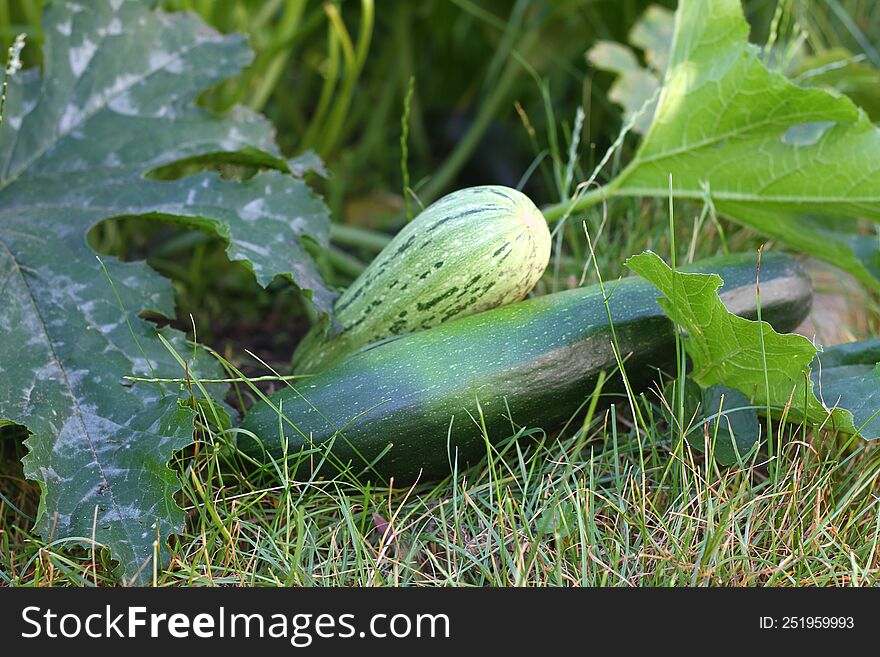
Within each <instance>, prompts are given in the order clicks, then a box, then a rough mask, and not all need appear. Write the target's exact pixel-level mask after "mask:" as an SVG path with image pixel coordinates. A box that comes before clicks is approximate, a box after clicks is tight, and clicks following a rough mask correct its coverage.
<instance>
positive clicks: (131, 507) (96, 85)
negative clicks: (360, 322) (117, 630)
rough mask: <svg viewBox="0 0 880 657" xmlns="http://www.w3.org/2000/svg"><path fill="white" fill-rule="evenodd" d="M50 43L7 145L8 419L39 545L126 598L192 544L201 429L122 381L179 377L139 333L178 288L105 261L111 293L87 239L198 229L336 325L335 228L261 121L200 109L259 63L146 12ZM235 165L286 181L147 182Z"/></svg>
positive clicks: (13, 95)
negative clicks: (95, 574) (158, 228)
mask: <svg viewBox="0 0 880 657" xmlns="http://www.w3.org/2000/svg"><path fill="white" fill-rule="evenodd" d="M43 33H44V35H45V50H44V69H43V71H42V75H41V74H40V73H39V72H38V71H36V70H30V71H25V72H23V73H22V74H20V75H16V76H15V77H13V78H12V80H11V85H10V89H9V99H8V103H7V106H6V116H5V121H4V123H3V125H2V127H0V307H2V313H0V418H2V419H3V420H4V421H12V422H15V423H18V424H21V425H24V426H25V427H27V429H28V430H29V431H30V432H31V436H30V437H29V438H28V440H27V446H28V448H29V453H28V455H27V456H26V457H25V460H24V466H25V473H26V475H27V476H28V477H29V478H31V479H34V480H36V481H37V482H39V484H40V487H41V489H42V498H41V502H40V513H39V519H38V522H37V529H38V531H39V532H40V533H41V534H42V535H43V536H45V537H49V536H51V537H52V538H54V539H62V538H66V537H91V536H94V537H95V539H96V540H97V541H98V542H99V543H103V544H105V545H107V546H109V548H110V550H111V554H112V556H113V558H114V559H116V560H118V561H119V563H120V569H121V572H122V574H123V575H124V576H125V578H126V580H129V581H131V580H134V581H140V582H144V581H146V579H147V578H148V577H149V576H150V575H151V573H152V565H151V559H152V556H153V550H154V547H153V544H154V542H155V541H156V540H157V538H158V539H160V541H159V545H160V546H162V545H164V538H165V537H167V536H168V535H169V534H171V533H173V532H175V531H179V530H180V528H181V527H182V524H183V512H182V511H181V510H180V509H179V508H178V506H177V504H176V503H175V502H174V498H173V495H174V494H175V492H176V491H178V490H179V488H180V482H179V479H178V476H177V474H176V473H175V472H174V471H173V470H171V469H169V468H168V466H167V463H168V460H169V458H170V457H171V456H172V454H173V453H174V452H175V451H176V450H179V449H181V448H182V447H185V446H186V445H188V444H190V443H191V442H192V440H193V419H194V412H193V410H192V408H191V407H190V406H189V405H187V404H186V403H184V400H185V399H186V397H187V395H186V394H181V391H180V390H179V389H178V388H179V387H175V386H172V385H168V384H165V385H164V386H159V385H147V384H138V385H135V386H132V385H131V384H130V383H126V382H125V380H124V378H123V377H124V376H125V375H131V374H133V375H136V376H141V377H144V376H151V374H152V373H156V374H157V375H159V376H163V375H164V376H181V374H182V372H181V368H180V365H179V364H178V362H177V361H176V360H175V359H174V358H173V356H172V355H171V354H170V353H169V352H168V350H167V349H166V348H165V347H164V346H163V345H162V344H161V343H160V341H159V340H158V339H157V338H156V329H155V327H154V326H153V325H152V324H150V323H148V322H146V321H144V320H142V319H140V318H139V317H138V315H139V313H142V312H143V311H147V310H149V311H155V312H158V313H161V314H163V315H166V316H173V315H174V298H173V290H172V287H171V285H170V284H169V283H168V282H167V281H165V280H164V279H162V278H161V277H159V276H158V275H157V274H156V273H155V272H153V271H152V270H151V269H150V268H149V267H147V266H146V265H145V264H143V263H122V262H119V261H116V260H114V259H113V258H106V259H105V260H106V262H105V264H106V267H107V274H109V278H110V279H111V280H112V282H113V285H112V286H111V284H110V282H109V281H108V276H107V275H105V273H104V271H103V270H102V268H101V264H100V263H99V262H98V261H97V260H96V258H95V254H94V253H93V252H92V251H91V249H90V248H89V246H88V245H87V243H86V234H87V233H88V231H89V229H90V228H91V227H93V226H94V225H95V224H97V223H99V222H100V221H102V220H104V219H107V218H109V217H128V216H144V217H157V218H161V219H163V220H164V221H169V222H173V223H177V224H180V225H186V226H191V227H195V228H199V229H201V230H204V231H206V232H209V233H211V234H214V235H217V236H219V237H220V238H222V239H223V240H225V241H226V242H227V244H228V253H229V256H230V258H232V259H236V260H243V261H244V262H245V264H246V265H247V266H249V267H250V268H251V269H252V270H253V271H254V274H255V275H256V278H257V280H258V281H259V282H260V283H261V284H264V285H265V284H267V283H269V282H270V281H271V280H272V279H273V278H274V277H275V276H278V275H281V276H286V277H288V278H290V279H291V280H292V281H293V282H294V283H296V284H297V285H298V286H299V287H300V288H302V289H303V290H305V291H306V292H307V293H309V294H312V295H313V301H314V302H315V305H316V306H317V307H318V309H320V310H323V311H327V310H329V309H330V308H331V305H332V300H333V297H332V294H331V293H330V292H329V291H328V290H327V289H326V288H325V287H324V285H323V283H322V282H321V279H320V276H319V275H318V272H317V269H316V266H315V264H314V262H313V261H312V260H311V258H310V257H309V255H308V253H307V251H306V249H305V247H304V240H311V241H313V242H315V243H317V244H319V245H323V244H326V243H327V239H328V228H329V226H328V212H327V209H326V207H325V205H324V204H323V202H322V201H321V200H320V199H319V198H318V197H317V196H316V195H315V194H314V193H312V192H311V190H310V189H309V188H308V187H307V186H306V184H305V183H304V182H303V181H302V180H301V179H300V178H299V177H296V176H293V175H291V173H290V172H289V170H288V167H287V165H286V164H285V163H284V160H283V159H282V158H281V157H280V155H279V153H278V152H277V148H276V146H275V145H274V143H273V141H272V137H271V134H272V129H271V126H270V125H269V124H268V123H267V122H266V121H265V120H264V119H262V118H261V117H259V116H257V115H255V114H253V113H251V112H249V111H246V110H244V109H240V108H236V109H234V110H233V111H231V112H230V113H229V114H228V115H227V116H224V117H218V116H215V115H213V114H211V113H209V112H207V111H205V110H204V109H201V108H199V107H197V106H196V105H195V104H194V101H195V99H196V97H197V96H198V94H199V93H200V92H201V91H202V90H203V89H205V88H206V87H208V86H210V85H212V84H215V83H217V82H219V81H220V80H223V79H224V78H227V77H229V76H230V75H233V74H235V73H236V71H238V70H239V69H240V68H241V67H243V66H245V65H246V64H247V63H248V62H249V61H250V58H251V53H250V51H249V49H248V48H247V46H246V44H245V42H244V40H243V38H242V37H241V36H236V35H229V36H226V35H221V34H218V33H217V32H215V31H213V30H212V29H210V28H208V27H207V26H206V25H205V24H204V23H202V22H201V21H200V20H199V19H198V18H197V17H196V16H194V15H192V14H165V13H162V12H157V11H151V10H150V9H149V3H144V2H139V1H137V0H92V1H89V2H85V1H80V2H64V3H60V2H59V3H55V4H52V5H51V6H50V7H49V8H48V9H47V10H46V13H45V19H44V24H43ZM224 153H226V154H227V155H226V156H223V157H224V158H225V159H229V155H228V154H229V153H233V154H234V155H233V156H232V157H233V158H239V159H241V160H242V161H246V162H254V163H270V164H273V165H274V166H276V167H277V169H279V170H270V171H264V172H261V173H258V174H257V175H255V176H254V177H253V178H251V179H249V180H247V181H245V182H235V181H229V180H223V179H221V178H220V177H219V176H218V175H216V174H214V173H205V172H203V173H199V174H196V175H192V176H186V177H183V178H180V179H177V180H172V181H161V180H156V179H153V178H149V177H147V175H146V174H148V173H149V172H150V171H151V170H154V169H157V168H159V167H163V166H166V165H169V164H172V163H174V162H178V161H181V160H189V159H194V158H200V159H202V160H204V159H208V160H210V159H211V158H212V157H215V156H218V157H219V156H221V155H222V154H224ZM305 162H306V164H307V165H308V166H309V167H311V168H316V167H319V162H317V161H316V160H314V159H308V160H306V161H305ZM114 287H115V290H114ZM117 294H118V295H119V300H121V302H122V304H121V305H122V306H123V307H124V308H125V313H123V311H122V310H121V308H120V303H119V300H118V299H117V296H116V295H117ZM163 332H164V333H165V335H166V337H167V339H168V340H169V342H170V343H171V344H172V345H174V347H175V348H176V349H177V350H178V352H179V353H180V354H181V355H182V356H183V357H185V358H187V359H188V360H189V361H190V362H189V368H190V371H191V372H215V370H216V367H215V365H213V364H212V363H211V361H210V360H209V359H208V358H207V357H206V356H205V354H203V353H201V352H193V350H192V348H190V347H187V346H186V345H185V343H184V339H183V337H184V336H183V335H182V334H180V333H177V332H174V331H171V330H165V331H163Z"/></svg>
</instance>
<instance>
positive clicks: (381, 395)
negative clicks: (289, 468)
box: [239, 254, 812, 484]
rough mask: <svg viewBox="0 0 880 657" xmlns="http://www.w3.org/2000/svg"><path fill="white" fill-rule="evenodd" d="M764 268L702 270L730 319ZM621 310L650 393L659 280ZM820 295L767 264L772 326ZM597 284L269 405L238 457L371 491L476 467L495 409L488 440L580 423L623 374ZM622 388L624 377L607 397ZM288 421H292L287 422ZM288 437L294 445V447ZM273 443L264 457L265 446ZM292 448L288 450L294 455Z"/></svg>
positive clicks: (715, 265) (616, 312) (620, 294)
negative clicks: (584, 410) (381, 483)
mask: <svg viewBox="0 0 880 657" xmlns="http://www.w3.org/2000/svg"><path fill="white" fill-rule="evenodd" d="M755 266H756V258H755V257H753V256H749V255H745V256H743V255H738V256H727V257H722V258H716V259H713V260H709V261H704V262H703V263H701V264H698V265H697V266H695V267H692V268H689V269H690V270H695V271H708V272H715V273H718V274H719V275H720V276H721V277H722V278H723V279H724V287H723V288H722V290H721V296H722V299H724V300H725V303H726V304H727V306H728V308H729V309H730V310H731V311H733V312H736V313H737V314H739V315H742V316H744V317H749V318H752V319H754V318H755V315H756V307H755V287H754V286H755ZM607 289H608V291H609V295H610V299H609V301H608V305H609V311H610V313H611V317H612V319H613V322H614V330H615V334H616V338H617V341H618V345H619V347H620V352H621V354H622V355H623V356H624V357H626V356H627V355H629V358H628V359H627V360H626V371H627V376H628V378H629V381H630V383H631V385H632V386H633V388H634V389H636V390H637V391H638V390H644V389H646V387H647V386H648V385H650V384H651V382H652V381H654V380H655V378H656V370H657V368H661V369H666V370H667V371H672V370H673V369H674V367H675V363H674V360H675V358H674V354H675V349H674V344H675V338H674V332H673V330H672V325H671V323H670V321H669V320H668V319H667V318H666V316H665V315H664V314H663V312H662V311H661V309H660V307H659V306H658V304H657V302H656V299H657V297H658V296H659V292H658V291H657V289H656V288H655V287H653V286H652V285H651V284H650V283H648V282H647V281H644V280H643V279H640V278H637V277H632V278H627V279H624V280H622V281H620V282H619V283H617V284H612V285H609V286H607ZM811 296H812V291H811V288H810V283H809V279H808V278H807V276H806V275H805V273H804V272H803V270H802V269H801V267H800V265H799V264H798V262H797V261H796V260H794V259H792V258H790V257H787V256H783V255H778V254H768V255H765V256H764V258H763V260H762V262H761V312H762V318H763V319H765V320H766V321H769V322H770V323H771V324H772V325H773V326H774V328H776V329H777V330H780V331H788V330H791V329H793V328H795V327H796V326H797V325H798V324H799V323H800V322H801V321H802V320H803V318H804V317H805V316H806V314H807V312H808V310H809V307H810V301H811ZM609 311H606V308H605V304H604V302H603V297H602V293H601V291H600V289H599V288H598V286H591V287H585V288H580V289H574V290H567V291H564V292H558V293H555V294H550V295H546V296H542V297H536V298H532V299H529V300H527V301H523V302H521V303H517V304H512V305H509V306H504V307H501V308H496V309H495V310H490V311H487V312H484V313H480V314H477V315H472V316H470V317H466V318H462V319H458V320H455V321H453V322H448V323H444V324H441V325H440V326H437V327H435V328H432V329H430V330H427V331H422V332H419V333H413V334H410V335H405V336H401V337H400V338H398V339H396V340H393V341H389V342H385V343H383V344H379V345H376V346H374V347H371V348H367V349H365V350H362V351H361V352H360V353H357V354H354V355H353V356H351V357H350V358H348V359H346V360H344V361H342V362H340V363H338V364H337V365H336V366H334V367H332V368H330V369H328V370H325V371H324V372H322V373H321V374H318V375H316V376H314V377H310V378H308V379H306V380H304V381H303V382H302V383H299V384H298V385H296V386H295V388H286V389H284V390H280V391H278V392H276V393H275V394H273V395H272V396H270V397H269V398H268V399H269V402H268V403H267V402H266V401H265V400H263V401H261V402H258V403H257V404H256V405H255V406H254V407H253V409H252V410H251V411H250V412H249V413H248V414H247V415H246V416H245V418H244V421H243V423H242V425H241V426H242V429H244V430H245V431H246V432H249V433H250V435H252V436H254V437H257V438H258V439H259V440H254V439H253V438H251V437H250V435H248V434H247V433H242V434H240V436H239V447H240V448H242V449H243V451H245V452H246V453H249V454H251V455H253V456H255V457H256V458H258V459H260V458H262V459H265V457H266V454H265V452H264V451H263V446H264V447H265V450H266V451H268V453H269V454H271V455H272V456H273V457H280V456H282V455H284V454H288V455H297V454H300V459H299V461H298V462H297V463H296V464H295V465H294V466H293V467H294V470H295V472H296V475H297V476H302V475H304V474H307V473H308V472H309V471H310V470H311V469H313V468H314V466H315V465H316V464H318V463H319V462H320V461H321V460H322V458H323V457H324V456H326V462H325V465H323V466H322V469H321V473H323V474H327V473H331V474H332V473H333V472H335V471H338V470H342V469H350V472H351V473H353V474H355V475H357V476H360V477H362V478H367V479H375V478H380V479H387V478H390V477H394V481H395V483H396V484H401V483H406V482H410V481H413V480H414V479H415V478H416V477H418V476H419V473H420V472H421V476H422V478H431V477H436V476H438V475H443V474H446V473H449V472H450V467H451V465H450V464H451V463H452V462H454V461H455V460H456V459H457V461H458V464H459V466H461V467H464V466H466V465H468V464H473V463H474V462H476V461H478V460H479V459H480V458H481V457H482V456H483V455H484V454H485V452H486V445H485V441H484V438H483V434H482V432H481V430H480V428H479V427H478V426H477V421H475V419H474V418H479V414H478V407H477V402H478V401H479V405H480V408H481V409H482V414H483V418H484V421H485V425H486V429H487V433H488V436H489V439H490V440H492V441H496V440H499V439H503V438H506V437H508V436H510V435H511V434H512V433H513V429H512V425H513V422H516V423H519V424H522V423H528V424H530V425H533V426H542V427H546V428H548V429H549V428H552V427H553V425H556V424H558V423H560V422H563V421H565V420H566V419H568V418H569V417H571V416H572V415H573V414H575V413H576V412H577V410H578V408H579V407H580V406H581V404H582V403H583V402H584V401H585V400H586V399H587V398H588V397H589V396H590V394H591V393H592V392H593V390H594V387H595V385H596V382H597V379H598V377H599V375H600V373H601V372H603V371H604V372H606V373H612V372H613V371H614V370H615V368H616V360H615V355H614V352H613V349H612V342H611V332H610V328H609V323H608V314H607V313H608V312H609ZM615 389H616V390H621V389H622V387H621V381H620V376H619V375H614V376H611V377H610V378H609V379H608V380H607V381H606V383H605V386H604V388H603V393H604V392H605V391H614V390H615ZM279 410H280V413H281V414H280V415H279ZM282 429H283V435H284V437H283V438H282V437H281V431H282ZM260 443H262V446H261V444H260ZM285 445H286V448H285Z"/></svg>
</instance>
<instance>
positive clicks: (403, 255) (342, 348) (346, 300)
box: [293, 186, 550, 374]
mask: <svg viewBox="0 0 880 657" xmlns="http://www.w3.org/2000/svg"><path fill="white" fill-rule="evenodd" d="M549 259H550V232H549V231H548V229H547V223H546V221H545V220H544V217H543V215H542V214H541V212H540V210H538V208H537V207H535V204H534V203H532V201H531V200H529V198H528V197H527V196H526V195H525V194H523V193H521V192H518V191H516V190H515V189H510V188H509V187H501V186H482V187H470V188H467V189H462V190H459V191H457V192H453V193H451V194H448V195H447V196H444V197H443V198H441V199H440V200H438V201H437V202H435V203H433V204H432V205H430V206H429V207H427V208H426V209H425V210H424V211H422V212H421V213H420V214H419V215H418V216H417V217H416V218H415V219H413V221H411V222H410V223H409V224H407V225H406V227H404V228H403V230H401V231H400V232H399V233H398V234H397V236H396V237H395V238H394V239H393V240H392V241H391V242H390V243H389V244H388V246H386V247H385V248H384V249H383V250H382V252H381V253H380V254H379V255H378V256H376V258H375V260H373V262H372V263H370V265H369V267H367V269H366V270H364V272H363V273H362V274H361V275H360V276H359V277H358V279H357V280H356V281H354V283H352V285H351V286H350V287H349V288H348V289H347V290H346V291H345V292H344V293H343V294H342V296H340V298H339V300H338V301H337V302H336V306H335V316H336V320H337V330H336V331H332V332H328V331H327V330H326V324H320V323H319V324H317V325H316V326H314V327H313V328H312V330H311V331H310V332H309V334H308V335H306V337H305V338H304V339H303V340H302V342H301V343H300V345H299V347H298V348H297V350H296V352H295V353H294V356H293V367H294V371H295V372H297V373H299V374H309V373H314V372H318V371H320V370H323V369H325V368H327V367H328V366H330V365H332V364H333V363H335V362H336V361H338V360H340V359H342V358H344V357H346V356H348V355H350V354H351V353H353V352H354V351H357V350H358V349H359V348H361V347H363V346H365V345H368V344H371V343H374V342H377V341H379V340H383V339H386V338H390V337H393V336H396V335H403V334H405V333H412V332H414V331H420V330H423V329H427V328H430V327H432V326H436V325H438V324H440V323H442V322H445V321H447V320H450V319H453V318H456V317H463V316H466V315H471V314H474V313H477V312H480V311H482V310H487V309H489V308H495V307H497V306H503V305H505V304H508V303H512V302H514V301H519V300H520V299H523V298H524V297H525V296H526V295H527V294H528V293H529V291H530V290H531V289H532V288H533V287H534V286H535V283H537V282H538V279H539V278H540V277H541V274H543V272H544V269H545V268H546V267H547V262H548V261H549Z"/></svg>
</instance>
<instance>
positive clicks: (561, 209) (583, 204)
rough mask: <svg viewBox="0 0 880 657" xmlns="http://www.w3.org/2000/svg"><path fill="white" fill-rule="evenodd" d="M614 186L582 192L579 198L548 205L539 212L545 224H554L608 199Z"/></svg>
mask: <svg viewBox="0 0 880 657" xmlns="http://www.w3.org/2000/svg"><path fill="white" fill-rule="evenodd" d="M615 186H616V185H614V183H613V182H612V183H611V184H609V185H605V186H604V187H595V188H593V189H591V190H589V191H587V192H584V193H583V194H581V195H580V196H578V197H576V198H575V199H574V200H571V201H563V202H562V203H556V204H554V205H549V206H547V207H546V208H544V209H543V210H542V211H541V212H543V213H544V218H545V219H546V220H547V223H549V224H554V223H556V222H557V221H559V220H560V219H562V218H563V217H565V216H566V215H569V214H573V213H575V212H580V211H581V210H585V209H586V208H590V207H593V206H594V205H598V204H599V203H601V202H602V199H603V198H606V199H607V198H610V197H611V195H612V194H613V188H614V187H615Z"/></svg>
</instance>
